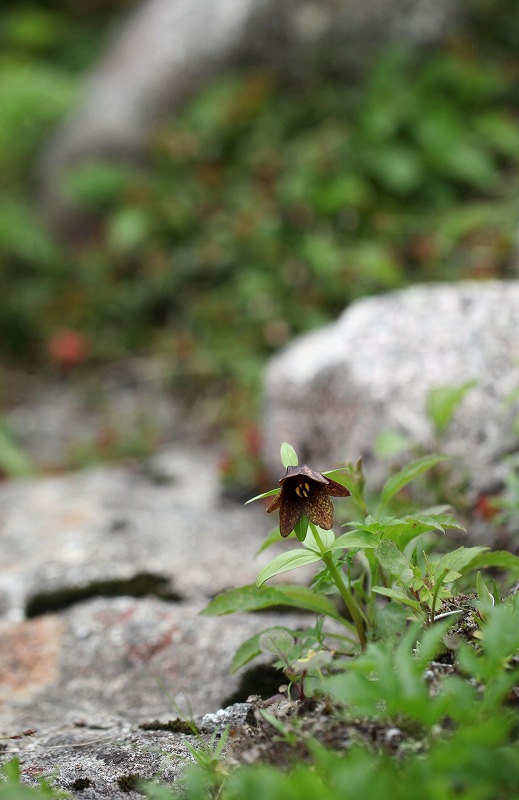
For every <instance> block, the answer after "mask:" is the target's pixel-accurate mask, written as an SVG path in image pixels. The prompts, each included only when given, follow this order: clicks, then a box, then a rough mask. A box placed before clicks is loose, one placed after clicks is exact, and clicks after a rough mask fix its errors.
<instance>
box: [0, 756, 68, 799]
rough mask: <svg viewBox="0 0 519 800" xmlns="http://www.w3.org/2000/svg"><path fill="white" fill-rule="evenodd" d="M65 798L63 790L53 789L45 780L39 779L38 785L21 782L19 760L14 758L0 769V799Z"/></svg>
mask: <svg viewBox="0 0 519 800" xmlns="http://www.w3.org/2000/svg"><path fill="white" fill-rule="evenodd" d="M45 797H48V798H51V800H65V798H67V797H68V795H67V794H66V793H65V792H62V791H59V790H57V789H54V788H53V787H52V786H51V785H50V784H49V783H48V782H47V781H46V780H40V782H39V786H38V787H32V786H27V785H25V784H23V783H22V782H21V770H20V762H19V761H18V759H16V758H14V759H12V760H11V761H8V762H6V763H5V764H4V765H3V767H2V768H1V769H0V800H43V798H45Z"/></svg>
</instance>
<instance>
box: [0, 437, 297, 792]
mask: <svg viewBox="0 0 519 800" xmlns="http://www.w3.org/2000/svg"><path fill="white" fill-rule="evenodd" d="M217 476H218V472H217V459H216V454H214V453H212V452H209V451H207V450H200V449H197V448H187V447H184V448H176V449H172V450H169V451H167V452H163V453H161V454H159V455H157V456H156V457H155V458H153V459H152V460H151V461H149V462H147V463H146V464H132V465H128V466H122V467H102V468H95V469H90V470H86V471H84V472H81V473H74V474H66V475H60V476H55V477H47V478H39V479H30V480H26V481H22V480H19V481H8V482H4V483H3V484H0V531H1V535H0V564H1V565H2V567H1V576H2V580H1V583H0V637H1V639H2V648H1V649H0V736H1V737H2V739H1V740H0V744H1V745H4V746H5V747H4V749H3V750H2V751H1V752H0V761H1V762H6V761H8V760H10V759H11V758H14V757H18V758H19V759H20V765H21V774H22V780H23V781H24V782H28V783H36V782H37V780H38V779H39V778H41V777H44V778H47V779H48V780H50V781H51V782H53V783H54V784H55V785H56V786H59V787H61V788H63V789H64V790H66V791H67V792H69V793H70V794H71V796H77V797H81V798H84V800H101V798H121V800H122V799H123V798H125V799H126V800H127V799H128V798H130V800H131V798H137V797H139V796H141V795H139V794H138V791H137V789H138V781H139V780H147V779H151V778H153V779H155V780H159V781H161V782H165V783H171V782H173V781H174V780H176V778H177V776H178V774H179V771H181V769H182V768H183V767H184V766H185V765H186V764H187V763H190V761H191V757H190V756H189V753H188V750H187V748H186V746H185V742H186V734H185V733H183V732H182V731H181V732H177V731H176V727H175V725H172V724H171V721H172V720H175V719H177V718H178V717H179V716H180V717H183V716H186V717H189V718H194V719H195V720H197V721H199V724H200V725H201V724H202V717H203V715H207V714H215V713H216V712H217V711H218V709H221V708H225V707H226V706H228V705H229V704H232V703H234V702H235V701H236V700H241V701H245V700H246V699H247V697H248V696H249V694H256V693H258V691H257V682H258V680H259V678H258V676H259V675H260V674H261V675H262V676H263V675H264V674H265V673H268V672H269V670H268V669H266V666H265V664H263V665H260V666H259V667H257V668H256V669H257V670H258V671H257V672H254V671H253V672H252V676H251V680H252V684H251V685H250V686H248V687H247V686H246V685H243V679H244V677H246V674H245V673H246V672H247V670H242V671H241V673H237V674H231V663H232V658H233V656H234V654H235V652H236V650H237V648H238V646H239V645H240V644H241V643H242V642H244V641H245V640H246V639H248V638H249V637H250V636H252V635H253V634H255V633H257V632H259V631H261V630H263V629H265V628H267V627H269V626H272V625H280V624H281V625H287V626H289V627H298V626H305V625H307V624H309V623H310V622H311V621H312V620H313V618H312V616H311V615H301V614H298V613H297V612H295V611H294V612H290V613H282V612H281V611H279V612H276V611H269V612H262V613H258V614H250V613H249V614H236V615H230V616H225V617H208V616H201V615H200V612H201V611H202V610H203V609H204V607H205V606H206V605H207V603H208V601H209V600H210V599H211V598H212V597H213V596H214V595H215V594H217V593H218V592H220V591H222V590H225V589H228V588H234V587H236V586H240V585H244V584H248V583H253V582H254V580H255V577H256V575H257V573H258V572H259V570H260V569H261V568H262V566H264V564H266V563H267V561H268V560H270V558H271V557H272V551H269V552H268V553H263V554H261V555H260V556H258V558H256V559H255V558H254V554H255V553H256V551H257V550H258V547H259V546H260V544H261V543H262V540H263V536H264V534H265V533H266V532H267V530H268V529H269V527H270V525H271V524H272V521H271V520H270V519H269V518H267V515H266V514H264V512H263V510H262V509H261V508H260V507H258V504H256V507H254V506H253V507H251V506H248V507H247V508H244V507H243V506H237V505H234V504H231V503H229V502H228V501H227V502H224V501H222V500H221V497H220V492H219V485H218V479H217ZM283 546H284V545H281V547H283ZM294 577H295V579H296V580H297V579H298V577H300V576H299V575H298V576H294ZM306 577H307V576H306ZM300 579H301V580H304V579H305V576H302V577H300ZM291 582H293V579H292V581H291ZM253 670H254V667H253ZM277 679H278V678H277V676H275V677H274V681H276V680H277ZM270 680H271V682H272V674H270ZM276 689H277V686H276V685H274V686H273V687H272V688H271V689H270V690H269V689H267V691H271V692H275V691H276ZM267 696H268V695H267ZM242 710H243V709H242ZM240 713H241V712H240V708H239V707H238V709H237V710H236V711H235V712H234V716H233V717H232V720H231V722H232V724H233V725H234V724H239V719H240ZM221 718H222V716H221V714H220V716H217V722H216V723H215V724H213V727H212V728H211V726H210V725H209V723H208V725H209V726H208V727H207V728H206V729H207V730H213V729H214V727H215V725H219V724H220V722H221ZM27 731H32V733H31V734H27V735H22V736H21V738H16V737H17V736H18V735H19V734H24V732H27ZM207 735H209V734H207ZM13 737H15V738H13Z"/></svg>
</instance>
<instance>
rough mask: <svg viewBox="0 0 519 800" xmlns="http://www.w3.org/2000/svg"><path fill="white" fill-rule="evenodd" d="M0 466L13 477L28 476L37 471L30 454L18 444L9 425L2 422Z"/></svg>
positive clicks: (0, 431)
mask: <svg viewBox="0 0 519 800" xmlns="http://www.w3.org/2000/svg"><path fill="white" fill-rule="evenodd" d="M0 468H1V469H2V470H3V471H4V472H5V473H6V474H7V475H9V476H10V477H11V478H28V477H30V476H31V475H34V474H35V472H36V470H35V468H34V465H33V464H32V463H31V460H30V458H29V456H27V455H26V453H25V452H24V451H23V449H22V448H21V447H20V446H19V445H18V444H17V442H16V440H15V439H14V437H13V436H12V435H11V433H10V432H9V430H8V429H7V427H6V426H5V425H3V424H1V423H0Z"/></svg>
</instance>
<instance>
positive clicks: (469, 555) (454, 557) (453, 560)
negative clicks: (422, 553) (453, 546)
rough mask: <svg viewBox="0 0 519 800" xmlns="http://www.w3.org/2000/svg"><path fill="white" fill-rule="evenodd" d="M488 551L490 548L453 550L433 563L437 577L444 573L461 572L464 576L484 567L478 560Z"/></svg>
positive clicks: (459, 548) (460, 548)
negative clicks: (476, 568) (472, 570)
mask: <svg viewBox="0 0 519 800" xmlns="http://www.w3.org/2000/svg"><path fill="white" fill-rule="evenodd" d="M487 550H488V547H458V549H457V550H452V551H451V552H450V553H446V554H445V555H444V556H442V558H440V559H439V560H438V561H435V562H433V566H434V572H435V574H436V575H440V574H441V573H442V572H459V573H460V574H461V575H463V573H465V572H469V571H470V570H471V569H474V568H475V567H479V566H482V565H481V563H477V559H478V557H480V556H481V555H482V554H483V553H485V552H486V551H487Z"/></svg>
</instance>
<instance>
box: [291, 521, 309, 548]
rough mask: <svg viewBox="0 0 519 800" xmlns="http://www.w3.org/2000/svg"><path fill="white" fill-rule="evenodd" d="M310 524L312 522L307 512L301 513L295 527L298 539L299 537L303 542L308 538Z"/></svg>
mask: <svg viewBox="0 0 519 800" xmlns="http://www.w3.org/2000/svg"><path fill="white" fill-rule="evenodd" d="M309 524H310V523H309V521H308V517H307V516H306V514H301V516H300V517H299V519H298V520H297V522H296V526H295V528H294V533H295V535H296V539H298V540H299V541H300V542H301V543H303V542H304V540H305V539H306V534H307V532H308V529H309Z"/></svg>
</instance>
